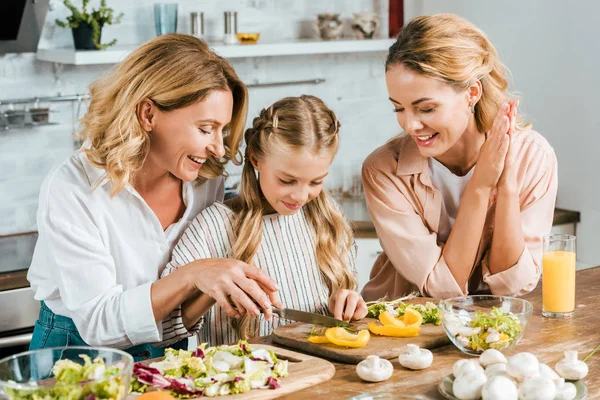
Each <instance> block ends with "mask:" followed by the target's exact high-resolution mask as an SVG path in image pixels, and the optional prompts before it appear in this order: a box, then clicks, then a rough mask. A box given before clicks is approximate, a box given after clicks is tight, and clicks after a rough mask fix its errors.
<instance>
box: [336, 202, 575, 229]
mask: <svg viewBox="0 0 600 400" xmlns="http://www.w3.org/2000/svg"><path fill="white" fill-rule="evenodd" d="M339 203H340V205H341V206H342V210H344V214H346V217H347V218H348V220H349V221H350V225H351V226H352V229H354V234H355V236H356V237H357V238H376V237H377V233H376V232H375V226H374V225H373V222H372V221H371V216H370V215H369V210H368V209H367V205H366V203H365V199H364V198H361V199H352V198H349V197H344V198H343V199H342V200H341V201H340V202H339ZM580 220H581V214H580V213H579V212H578V211H570V210H565V209H562V208H556V209H555V210H554V220H553V221H552V225H564V224H572V223H577V222H579V221H580Z"/></svg>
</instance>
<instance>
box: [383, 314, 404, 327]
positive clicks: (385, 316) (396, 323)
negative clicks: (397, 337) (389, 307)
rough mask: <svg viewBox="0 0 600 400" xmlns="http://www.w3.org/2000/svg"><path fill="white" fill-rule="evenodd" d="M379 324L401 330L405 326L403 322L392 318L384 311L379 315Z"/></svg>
mask: <svg viewBox="0 0 600 400" xmlns="http://www.w3.org/2000/svg"><path fill="white" fill-rule="evenodd" d="M379 322H381V323H382V324H383V325H392V326H399V327H401V328H404V327H405V326H406V325H405V324H404V321H402V320H401V319H400V318H396V317H394V316H392V314H390V312H389V311H384V312H382V313H381V314H379Z"/></svg>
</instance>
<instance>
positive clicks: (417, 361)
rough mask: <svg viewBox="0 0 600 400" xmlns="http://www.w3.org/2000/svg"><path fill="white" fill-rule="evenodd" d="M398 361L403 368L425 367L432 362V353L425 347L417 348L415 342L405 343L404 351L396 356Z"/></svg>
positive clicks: (416, 368) (415, 368)
mask: <svg viewBox="0 0 600 400" xmlns="http://www.w3.org/2000/svg"><path fill="white" fill-rule="evenodd" d="M398 362H399V363H400V365H402V366H403V367H404V368H408V369H414V370H418V369H425V368H427V367H429V366H430V365H431V363H432V362H433V353H431V351H429V350H427V349H419V346H417V345H416V344H407V345H406V349H405V351H404V353H402V354H400V356H399V357H398Z"/></svg>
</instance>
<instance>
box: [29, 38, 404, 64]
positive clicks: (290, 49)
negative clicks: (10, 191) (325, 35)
mask: <svg viewBox="0 0 600 400" xmlns="http://www.w3.org/2000/svg"><path fill="white" fill-rule="evenodd" d="M394 41H395V39H372V40H333V41H314V40H298V41H293V42H281V43H258V44H243V45H242V44H234V45H224V44H222V43H211V42H209V43H208V45H209V46H210V47H211V48H212V49H213V50H214V51H215V52H216V53H217V54H219V55H220V56H222V57H224V58H229V59H231V58H245V57H273V56H291V55H307V54H336V53H365V52H377V51H381V52H383V51H387V50H388V49H389V47H390V46H391V45H392V44H393V43H394ZM134 49H135V46H114V47H111V48H109V49H107V50H82V51H75V50H74V49H72V48H59V49H39V50H38V52H37V59H38V60H41V61H48V62H54V63H59V64H72V65H91V64H116V63H119V62H121V61H122V60H123V59H124V58H125V57H127V55H128V54H129V53H130V52H131V51H133V50H134Z"/></svg>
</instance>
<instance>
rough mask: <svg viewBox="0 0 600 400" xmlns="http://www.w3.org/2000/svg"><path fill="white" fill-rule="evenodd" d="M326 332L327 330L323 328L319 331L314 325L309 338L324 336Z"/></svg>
mask: <svg viewBox="0 0 600 400" xmlns="http://www.w3.org/2000/svg"><path fill="white" fill-rule="evenodd" d="M326 330H327V328H321V329H320V330H319V331H317V328H316V326H315V325H313V326H312V328H311V330H310V333H309V334H308V336H323V335H324V334H325V331H326Z"/></svg>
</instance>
